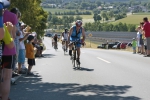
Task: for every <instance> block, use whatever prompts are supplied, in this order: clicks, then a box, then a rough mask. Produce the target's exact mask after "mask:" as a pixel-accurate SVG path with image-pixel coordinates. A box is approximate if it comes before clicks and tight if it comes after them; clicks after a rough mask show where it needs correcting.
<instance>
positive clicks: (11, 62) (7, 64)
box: [2, 55, 16, 69]
mask: <svg viewBox="0 0 150 100" xmlns="http://www.w3.org/2000/svg"><path fill="white" fill-rule="evenodd" d="M15 61H16V55H12V56H2V67H3V68H7V69H14V67H15Z"/></svg>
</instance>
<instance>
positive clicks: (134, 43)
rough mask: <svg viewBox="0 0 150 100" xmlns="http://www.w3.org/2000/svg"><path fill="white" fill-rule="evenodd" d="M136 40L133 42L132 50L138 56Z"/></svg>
mask: <svg viewBox="0 0 150 100" xmlns="http://www.w3.org/2000/svg"><path fill="white" fill-rule="evenodd" d="M136 44H137V43H136V40H135V38H133V40H132V48H133V54H136Z"/></svg>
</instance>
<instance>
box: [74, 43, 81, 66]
mask: <svg viewBox="0 0 150 100" xmlns="http://www.w3.org/2000/svg"><path fill="white" fill-rule="evenodd" d="M78 43H79V42H78V41H74V42H72V45H73V46H72V51H73V55H72V64H73V67H75V62H76V65H77V67H78V68H80V64H79V63H78V62H77V46H76V45H77V44H78Z"/></svg>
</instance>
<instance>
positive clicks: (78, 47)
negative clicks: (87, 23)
mask: <svg viewBox="0 0 150 100" xmlns="http://www.w3.org/2000/svg"><path fill="white" fill-rule="evenodd" d="M76 46H77V61H78V63H79V64H80V54H81V51H80V48H81V44H77V45H76Z"/></svg>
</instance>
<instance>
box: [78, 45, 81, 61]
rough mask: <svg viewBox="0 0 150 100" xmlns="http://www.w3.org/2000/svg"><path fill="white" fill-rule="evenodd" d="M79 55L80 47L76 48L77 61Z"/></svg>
mask: <svg viewBox="0 0 150 100" xmlns="http://www.w3.org/2000/svg"><path fill="white" fill-rule="evenodd" d="M80 54H81V51H80V47H78V48H77V58H78V59H80Z"/></svg>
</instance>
